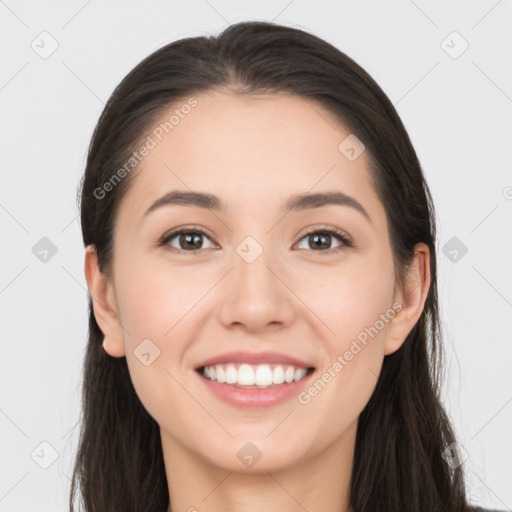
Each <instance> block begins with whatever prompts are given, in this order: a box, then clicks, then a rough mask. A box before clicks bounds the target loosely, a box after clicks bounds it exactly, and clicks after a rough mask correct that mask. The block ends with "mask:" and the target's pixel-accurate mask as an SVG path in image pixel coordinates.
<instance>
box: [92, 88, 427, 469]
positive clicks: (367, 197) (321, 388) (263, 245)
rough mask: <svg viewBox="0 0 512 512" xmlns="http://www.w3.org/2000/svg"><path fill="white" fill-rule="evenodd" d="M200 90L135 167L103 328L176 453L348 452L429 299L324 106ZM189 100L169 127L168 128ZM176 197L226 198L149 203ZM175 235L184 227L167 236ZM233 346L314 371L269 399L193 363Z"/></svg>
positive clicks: (291, 457)
mask: <svg viewBox="0 0 512 512" xmlns="http://www.w3.org/2000/svg"><path fill="white" fill-rule="evenodd" d="M194 99H195V101H196V102H197V103H196V104H195V106H194V107H193V108H183V109H182V108H181V105H185V104H187V100H184V101H183V103H180V104H179V105H175V106H173V107H172V109H171V108H170V109H169V111H168V112H166V113H165V114H164V115H162V117H161V119H160V120H159V121H158V122H157V123H155V126H154V127H151V128H150V133H149V135H150V138H151V141H152V142H150V140H149V139H145V144H146V147H147V148H148V149H147V151H142V152H139V153H140V154H142V153H143V152H144V153H146V155H145V156H143V157H142V160H141V162H140V163H139V164H138V166H137V167H136V168H135V169H134V170H133V171H131V172H133V173H134V174H135V176H133V177H134V178H135V181H134V182H133V183H132V187H131V188H130V189H129V191H128V193H127V195H126V196H125V197H124V199H123V201H122V203H121V205H120V209H119V211H118V217H117V221H116V226H115V237H114V257H113V273H112V275H111V280H110V281H109V282H108V284H107V287H108V288H107V289H108V292H107V293H106V295H105V297H106V300H107V301H108V303H109V305H110V306H111V308H112V316H115V317H116V318H117V322H114V321H112V320H111V319H110V320H108V319H107V317H108V315H107V316H103V317H102V318H101V319H100V320H99V322H100V324H101V325H100V326H101V327H102V331H103V332H104V334H105V341H104V347H105V350H106V351H107V352H108V353H109V354H110V355H112V356H117V357H119V356H123V355H125V356H126V359H127V363H128V366H129V370H130V374H131V378H132V380H133V384H134V386H135V389H136V391H137V394H138V396H139V397H140V400H141V402H142V403H143V405H144V407H145V408H146V409H147V411H148V412H149V413H150V414H151V416H152V417H153V418H154V419H155V420H156V421H157V422H158V424H159V425H160V427H161V433H162V440H163V444H164V449H168V450H169V451H170V452H172V453H173V454H174V455H176V456H178V455H177V454H178V453H181V454H185V453H186V454H187V456H188V457H193V458H195V459H196V460H201V461H202V462H207V463H209V464H211V465H214V466H217V467H222V468H224V469H228V470H231V471H244V470H249V468H250V467H251V465H252V464H254V465H255V469H254V470H252V471H255V470H256V471H257V470H260V471H269V470H277V469H283V468H286V467H290V466H292V465H294V464H297V463H299V462H301V461H302V462H305V461H308V460H312V459H313V458H314V457H315V456H316V455H318V454H320V453H321V452H323V451H324V450H326V449H327V448H333V447H334V446H338V448H339V449H340V450H341V451H343V450H345V452H346V454H347V455H346V456H347V457H350V456H351V449H352V447H353V442H354V438H355V432H356V425H357V419H358V416H359V414H360V412H361V411H362V409H363V408H364V406H365V405H366V403H367V402H368V400H369V398H370V396H371V394H372V392H373V390H374V388H375V385H376V382H377V378H378V375H379V372H380V369H381V365H382V362H383V357H384V355H385V354H388V353H391V352H393V351H395V350H396V349H397V348H399V346H400V344H401V343H402V342H403V340H404V339H405V337H406V335H407V334H408V332H409V331H410V329H411V328H412V327H413V325H414V323H415V322H416V320H417V318H418V316H419V314H420V312H421V309H422V306H423V300H424V297H425V293H426V291H425V290H424V289H423V288H421V287H419V290H417V292H418V293H416V292H414V289H415V287H414V286H412V287H411V290H412V291H413V293H412V295H413V296H415V297H419V298H418V300H416V301H415V303H414V305H413V306H411V305H409V302H408V301H409V298H407V294H406V293H405V292H404V293H402V290H401V289H400V288H399V287H397V286H395V273H394V269H393V262H392V253H391V247H390V243H389V239H388V226H387V223H386V216H385V212H384V209H383V206H382V204H381V203H380V201H379V199H378V197H377V195H376V192H375V190H374V188H373V186H372V184H371V183H370V175H369V172H368V169H367V157H366V153H365V151H364V148H362V147H360V146H358V145H357V140H355V139H354V138H353V136H350V132H348V131H347V130H345V129H343V128H342V127H340V126H339V125H338V124H337V123H336V121H335V119H334V118H333V117H332V116H331V115H330V114H329V113H328V112H327V111H326V110H324V109H323V108H322V107H321V106H320V105H318V104H316V103H313V102H311V101H309V100H305V99H302V98H299V97H296V96H285V95H279V96H276V95H273V96H258V97H244V98H243V97H238V96H234V95H230V94H224V93H220V92H208V93H202V94H199V95H196V96H195V97H194ZM188 104H192V103H188ZM176 109H177V110H178V112H179V115H178V113H176V116H175V117H174V118H173V119H174V125H173V126H172V129H170V126H171V125H167V126H166V129H163V128H162V126H164V125H160V123H165V122H167V121H169V118H170V117H171V115H173V113H175V110H176ZM185 112H187V113H185ZM158 127H160V128H159V129H158ZM155 130H156V131H155ZM166 130H167V132H168V133H166ZM157 134H158V136H157ZM347 137H349V138H348V139H347ZM160 139H161V140H160ZM351 148H352V149H351ZM361 150H362V152H361ZM173 191H180V192H184V193H191V192H194V193H200V194H208V195H212V196H216V197H217V198H218V201H219V203H221V205H222V206H223V208H222V209H220V208H219V209H217V208H214V207H213V204H212V203H207V204H206V205H207V206H210V208H208V207H201V205H193V204H191V203H189V204H183V203H182V204H172V203H168V204H164V203H162V204H161V205H160V206H159V207H155V208H154V209H152V210H151V211H150V212H149V213H148V212H147V210H148V209H150V207H151V206H152V205H153V204H154V203H155V201H157V200H159V199H160V198H161V197H163V196H165V195H166V194H168V193H170V192H173ZM332 193H339V194H343V195H344V196H346V197H348V198H351V199H350V200H347V201H345V202H343V201H339V202H338V204H334V203H331V202H329V201H327V202H325V201H322V200H320V199H321V198H320V199H318V198H317V200H312V201H310V202H309V203H308V202H307V201H302V203H299V206H298V207H296V208H294V209H288V204H289V202H290V201H291V200H293V199H297V198H298V196H302V195H306V196H308V195H316V194H332ZM342 197H343V196H341V195H340V196H338V199H339V198H342ZM342 203H343V204H342ZM358 204H359V205H360V206H357V205H358ZM203 206H204V205H203ZM363 212H366V213H363ZM178 229H183V230H185V232H188V233H189V235H188V236H186V234H185V235H184V236H180V235H179V234H178V235H174V236H173V237H172V238H170V239H168V240H167V241H166V243H165V244H164V245H159V240H160V239H162V237H163V236H164V235H166V234H168V233H171V232H172V231H174V230H178ZM326 229H334V230H337V231H339V232H341V233H342V234H343V236H345V237H346V238H347V239H349V240H350V245H346V244H345V243H344V242H343V241H342V239H339V238H338V237H337V235H335V234H332V235H329V234H328V233H327V234H326V233H325V232H324V233H322V230H326ZM201 231H202V232H204V233H205V235H202V234H201V233H200V232H201ZM308 233H310V234H308ZM427 256H428V255H427ZM427 261H428V260H427ZM427 267H428V263H427ZM88 280H89V281H90V278H89V275H88ZM420 295H421V296H420ZM95 307H96V308H98V307H99V306H98V305H97V304H95ZM96 313H97V310H96ZM97 317H98V313H97ZM118 322H119V323H118ZM121 326H122V327H121ZM233 351H237V352H244V353H246V354H242V356H241V359H237V360H236V361H232V362H236V363H237V364H234V368H235V371H236V370H237V369H238V367H239V366H240V364H242V363H243V361H244V358H245V359H246V362H249V363H252V362H253V361H252V360H250V359H249V356H248V355H247V353H249V354H260V353H262V352H275V353H278V355H276V356H275V357H276V358H277V359H272V360H269V361H267V362H270V363H272V364H271V365H270V368H269V369H270V372H271V377H275V376H277V380H279V374H280V370H279V369H278V370H277V372H276V371H275V366H276V363H277V362H279V361H280V360H281V359H282V361H283V363H284V364H283V371H284V372H285V373H286V369H287V367H288V366H289V364H288V363H289V362H287V361H286V359H285V357H286V356H289V357H293V358H296V359H298V360H300V361H302V362H303V363H305V366H306V367H314V368H315V370H314V372H313V373H312V374H308V376H307V377H306V378H305V379H304V380H299V381H298V382H296V383H294V384H290V383H287V382H285V383H283V384H278V385H275V387H274V388H267V389H266V390H265V391H261V392H259V393H260V395H259V397H258V395H257V393H258V391H256V390H254V389H250V390H248V391H244V390H243V389H241V388H238V387H237V386H236V385H234V384H227V383H213V381H208V380H207V379H206V378H205V377H204V376H201V375H200V374H199V372H198V371H197V370H196V367H197V366H198V365H202V363H204V362H205V361H206V360H208V359H211V358H213V357H216V356H222V355H223V354H227V353H229V352H233ZM230 357H231V356H227V358H226V362H227V363H229V360H230ZM264 362H265V357H264V358H263V361H262V362H261V363H262V364H263V363H264ZM227 366H228V365H227V364H226V365H223V367H224V369H226V370H227ZM250 367H251V368H252V369H253V370H256V371H257V372H259V374H260V375H263V374H265V373H267V374H268V369H267V368H264V369H263V370H259V369H258V368H257V366H253V365H250ZM230 372H231V373H230V375H233V371H232V370H230ZM288 373H289V372H288ZM217 374H218V372H217ZM249 374H250V372H249ZM235 375H237V376H238V374H237V373H236V372H235ZM244 375H245V373H244ZM212 384H213V387H214V388H215V390H220V391H221V392H224V393H225V395H223V396H226V397H227V399H226V398H223V397H221V396H220V395H219V394H217V392H216V391H214V390H213V387H212ZM286 386H293V388H290V389H292V392H288V393H286V392H283V390H284V391H286V389H287V388H286ZM278 389H279V390H280V391H278ZM235 391H238V394H235ZM276 393H283V395H279V396H280V399H279V400H277V399H276ZM249 394H250V396H249ZM265 396H266V397H267V399H268V403H267V405H262V404H263V399H264V397H265ZM248 443H252V444H248ZM251 457H252V459H251ZM250 460H256V463H251V462H250Z"/></svg>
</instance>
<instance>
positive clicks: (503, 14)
mask: <svg viewBox="0 0 512 512" xmlns="http://www.w3.org/2000/svg"><path fill="white" fill-rule="evenodd" d="M250 19H254V20H258V19H259V20H274V21H276V22H278V23H282V24H286V25H292V26H296V27H298V28H304V29H306V30H309V31H311V32H313V33H315V34H316V35H318V36H320V37H323V38H324V39H326V40H327V41H329V42H331V43H332V44H334V45H335V46H337V47H338V48H340V49H341V50H342V51H344V52H345V53H347V54H348V55H349V56H350V57H352V58H354V59H355V60H356V61H357V62H358V63H359V64H361V65H362V66H363V67H364V68H365V69H366V70H367V71H368V72H369V73H370V74H371V75H372V76H373V77H374V78H375V80H376V81H377V82H378V83H379V85H380V86H381V87H382V88H383V89H384V91H385V92H386V93H387V94H388V96H389V97H390V99H391V100H392V102H393V103H394V104H395V106H396V108H397V110H398V112H399V114H400V116H401V118H402V120H403V121H404V124H405V125H406V128H407V130H408V132H409V134H410V137H411V140H412V142H413V145H414V146H415V148H416V150H417V153H418V156H419V158H420V161H421V164H422V166H423V168H424V171H425V173H426V176H427V180H428V182H429V185H430V186H431V189H432V192H433V195H434V199H435V203H436V207H437V213H438V222H439V226H438V227H439V249H438V250H439V264H440V269H439V286H440V299H441V306H442V313H443V327H444V332H445V340H446V354H447V369H446V383H445V388H444V399H445V403H446V407H447V408H448V411H449V413H450V414H451V417H452V419H453V421H454V424H455V427H456V431H457V435H458V437H459V441H460V444H461V445H462V448H463V450H465V451H466V452H467V458H466V460H465V461H464V466H465V470H466V473H467V476H468V482H469V487H470V491H471V497H472V500H473V501H474V502H475V503H480V504H482V505H485V506H496V507H497V508H500V509H507V510H511V506H512V486H511V485H510V484H511V482H512V478H511V477H512V436H511V427H512V403H511V402H512V373H511V371H510V362H511V359H512V344H511V342H512V340H511V335H510V319H511V317H512V272H511V270H510V261H511V258H510V255H511V252H512V251H511V248H512V242H511V233H512V229H511V228H512V169H511V161H512V158H511V157H512V144H511V141H512V123H511V121H512V41H511V34H512V2H511V1H510V0H501V1H496V0H491V1H479V2H476V1H473V2H468V1H457V2H455V1H452V2H440V1H439V2H427V1H420V0H417V1H415V2H413V1H412V0H402V1H393V2H391V1H388V2H385V5H384V2H377V1H373V2H368V1H367V2H360V3H357V2H355V1H354V2H347V1H342V2H339V1H338V2H333V1H316V2H309V3H308V2H305V1H300V0H292V1H290V0H284V1H273V2H271V1H258V2H256V1H253V2H235V1H234V0H229V1H228V0H222V1H221V0H208V1H206V0H195V1H189V2H180V3H178V2H175V1H167V2H164V1H158V2H156V1H155V2H151V3H148V2H142V1H131V2H109V3H107V2H99V1H98V0H89V1H85V2H83V1H82V2H64V1H62V2H36V1H25V2H16V1H14V0H5V1H3V0H0V52H1V66H0V109H1V110H0V112H1V116H0V140H1V165H0V172H1V181H0V184H1V185H0V227H1V244H2V245H1V251H0V258H1V259H0V263H1V264H0V311H1V320H2V321H1V323H0V339H1V355H2V357H1V358H0V393H1V394H0V512H7V511H9V512H17V511H31V512H33V511H35V510H37V511H41V512H43V511H52V512H56V511H66V510H68V509H67V497H68V490H69V476H70V474H71V463H72V458H73V456H74V453H75V449H76V442H77V434H78V428H77V421H78V415H79V410H80V399H79V390H80V383H81V380H80V371H81V364H82V357H83V351H84V347H85V340H86V332H87V330H86V328H87V315H86V313H87V285H86V281H85V277H84V272H83V262H84V248H83V245H82V240H81V233H80V226H79V218H78V209H77V207H76V203H75V196H76V190H77V185H78V183H79V180H80V177H81V176H82V173H83V169H84V163H85V155H86V150H87V145H88V143H89V140H90V136H91V134H92V130H93V127H94V125H95V123H96V121H97V119H98V116H99V114H100V112H101V110H102V108H103V105H104V102H105V101H106V100H107V98H108V97H109V95H110V94H111V92H112V91H113V89H114V87H115V86H116V85H117V84H118V83H119V82H120V80H121V79H122V78H123V77H124V76H125V74H126V73H127V72H128V71H129V70H130V69H132V68H133V67H134V66H135V65H136V64H137V63H138V62H139V61H140V60H141V59H142V58H144V57H145V56H146V55H147V54H149V53H150V52H152V51H153V50H155V49H157V48H159V47H160V46H162V45H164V44H166V43H168V42H170V41H173V40H176V39H180V38H182V37H188V36H196V35H206V34H216V33H218V32H219V31H220V30H221V29H223V28H224V27H225V26H226V25H227V24H229V23H234V22H236V21H241V20H250ZM42 32H47V33H48V34H43V35H41V33H42ZM453 32H457V34H454V33H453ZM57 44H58V48H57V49H56V50H55V51H54V52H53V53H52V54H51V55H47V53H49V52H50V51H51V50H52V49H53V48H52V45H57ZM466 45H468V48H467V49H465V46H466ZM464 49H465V51H463V50H464ZM45 52H46V53H45ZM43 237H47V238H48V239H49V240H50V241H51V244H49V242H48V240H43V241H41V239H42V238H43ZM52 244H53V245H54V246H55V248H54V251H55V249H56V250H57V252H56V253H55V254H53V252H52V250H51V248H50V250H49V252H48V253H44V252H42V251H44V250H45V249H48V247H51V245H52ZM464 247H465V248H467V253H465V254H464V251H465V249H464ZM41 258H42V259H41ZM44 258H46V261H44ZM41 443H44V444H41ZM45 466H47V467H46V469H45Z"/></svg>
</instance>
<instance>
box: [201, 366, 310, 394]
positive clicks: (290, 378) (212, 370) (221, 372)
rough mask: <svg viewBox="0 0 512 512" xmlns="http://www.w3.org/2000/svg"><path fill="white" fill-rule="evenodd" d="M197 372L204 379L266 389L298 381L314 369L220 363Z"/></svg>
mask: <svg viewBox="0 0 512 512" xmlns="http://www.w3.org/2000/svg"><path fill="white" fill-rule="evenodd" d="M196 371H197V373H199V375H200V376H201V377H203V378H205V379H208V380H211V381H214V382H217V383H219V384H227V385H230V386H234V387H237V388H244V389H267V388H273V387H277V386H285V385H287V384H291V383H293V382H299V381H301V380H302V379H304V378H306V377H307V376H309V375H311V373H313V372H314V371H315V368H314V367H309V368H303V367H296V366H293V365H289V364H284V365H281V364H262V365H249V364H221V365H214V366H201V367H199V368H197V369H196Z"/></svg>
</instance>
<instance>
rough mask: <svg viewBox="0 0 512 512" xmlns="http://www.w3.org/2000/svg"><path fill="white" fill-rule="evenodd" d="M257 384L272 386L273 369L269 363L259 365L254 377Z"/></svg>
mask: <svg viewBox="0 0 512 512" xmlns="http://www.w3.org/2000/svg"><path fill="white" fill-rule="evenodd" d="M254 380H255V381H256V382H255V384H256V385H257V386H270V384H272V370H271V369H270V366H269V365H268V364H262V365H261V366H258V368H257V370H256V376H255V379H254Z"/></svg>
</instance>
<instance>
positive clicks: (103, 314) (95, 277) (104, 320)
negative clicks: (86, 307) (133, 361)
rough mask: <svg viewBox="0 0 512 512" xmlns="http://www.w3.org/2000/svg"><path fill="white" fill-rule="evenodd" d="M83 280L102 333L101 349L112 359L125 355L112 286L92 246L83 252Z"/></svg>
mask: <svg viewBox="0 0 512 512" xmlns="http://www.w3.org/2000/svg"><path fill="white" fill-rule="evenodd" d="M84 271H85V279H86V280H87V285H88V287H89V292H90V294H91V298H92V304H93V310H94V317H95V318H96V322H97V323H98V325H99V327H100V329H101V331H102V332H103V335H104V338H103V348H104V350H105V352H107V354H109V355H111V356H112V357H122V356H124V355H125V346H124V341H123V328H122V327H121V322H120V321H119V315H118V309H117V303H116V300H115V295H114V288H113V284H112V283H111V281H110V279H109V278H107V277H106V276H105V275H104V274H103V273H102V272H101V270H100V268H99V266H98V255H97V253H96V248H95V247H94V245H88V246H87V248H86V250H85V262H84Z"/></svg>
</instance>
